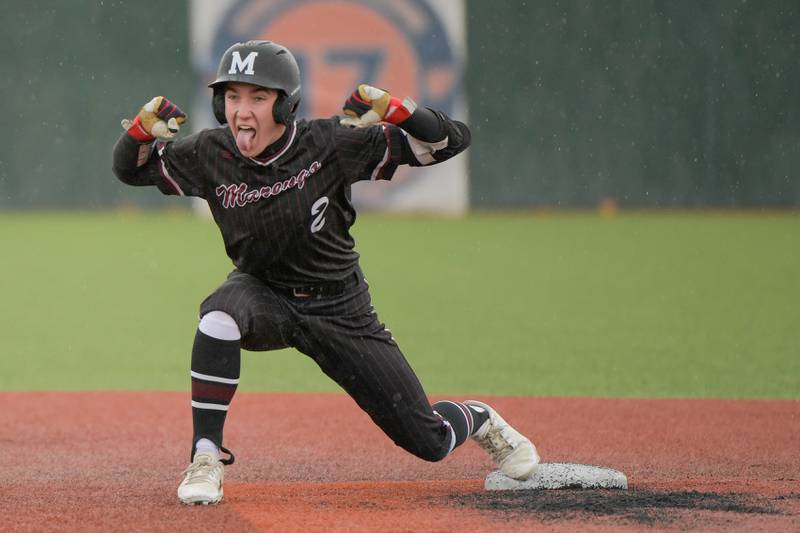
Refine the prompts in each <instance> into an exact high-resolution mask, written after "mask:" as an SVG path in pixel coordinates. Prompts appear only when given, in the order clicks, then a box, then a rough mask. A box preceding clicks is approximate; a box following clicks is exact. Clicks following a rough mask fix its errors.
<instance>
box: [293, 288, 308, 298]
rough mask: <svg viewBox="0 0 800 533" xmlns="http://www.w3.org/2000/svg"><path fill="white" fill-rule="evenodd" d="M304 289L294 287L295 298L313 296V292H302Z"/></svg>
mask: <svg viewBox="0 0 800 533" xmlns="http://www.w3.org/2000/svg"><path fill="white" fill-rule="evenodd" d="M302 290H303V289H297V288H296V287H295V288H292V296H294V297H295V298H311V294H309V293H307V292H302Z"/></svg>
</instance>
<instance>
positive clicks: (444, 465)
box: [0, 392, 800, 531]
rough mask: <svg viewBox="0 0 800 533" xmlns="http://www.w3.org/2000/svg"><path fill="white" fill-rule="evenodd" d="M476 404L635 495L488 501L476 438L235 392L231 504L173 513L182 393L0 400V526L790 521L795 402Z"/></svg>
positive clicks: (344, 407)
mask: <svg viewBox="0 0 800 533" xmlns="http://www.w3.org/2000/svg"><path fill="white" fill-rule="evenodd" d="M434 399H435V398H434ZM481 399H485V400H487V401H489V402H490V403H491V404H492V405H494V406H495V407H496V408H497V409H498V410H499V411H500V412H501V413H502V414H503V416H504V417H505V418H506V419H508V420H509V421H510V422H511V423H512V424H514V425H515V426H516V427H517V428H518V429H520V430H521V431H523V432H524V433H526V434H527V435H529V436H530V437H531V438H532V439H533V440H534V442H535V443H536V444H537V446H538V447H539V451H540V453H541V455H542V460H543V461H544V462H572V463H585V464H595V465H601V466H608V467H611V468H615V469H618V470H621V471H623V472H625V474H626V475H627V476H628V481H629V484H630V489H629V490H627V491H619V490H560V491H542V492H533V493H531V492H498V493H494V492H492V493H489V492H485V491H484V490H483V479H484V477H485V475H486V474H487V473H488V472H489V471H490V470H491V468H492V466H491V463H490V462H489V460H488V458H487V457H486V456H485V455H484V454H483V452H482V451H481V450H480V449H478V448H477V447H476V446H474V445H472V444H471V443H468V444H466V445H465V446H463V447H462V448H459V449H458V450H457V451H456V452H455V453H454V454H453V456H451V457H449V458H447V459H446V460H445V461H443V462H441V463H436V464H431V463H425V462H422V461H420V460H418V459H416V458H414V457H412V456H410V455H408V454H406V453H405V452H403V451H402V450H400V449H399V448H396V447H395V446H394V445H393V444H392V443H391V442H390V441H389V440H388V439H387V438H386V437H384V436H383V434H382V433H381V432H380V431H379V430H378V429H376V428H375V427H374V426H373V425H372V423H371V422H370V420H369V419H368V417H367V416H366V415H364V414H363V413H362V412H361V411H360V410H359V409H358V408H357V407H356V406H355V405H354V404H353V402H352V401H351V400H350V399H349V398H348V397H346V396H343V395H336V394H313V395H312V394H307V395H300V394H261V393H240V394H239V395H237V397H236V398H235V399H234V402H233V405H232V407H231V413H230V417H229V424H228V427H227V430H226V445H227V446H228V447H230V448H231V449H232V450H234V452H235V453H236V458H237V461H236V464H235V465H233V466H231V467H228V468H227V469H226V484H225V500H224V501H223V503H221V504H220V505H217V506H214V507H185V506H182V505H180V504H179V503H178V501H177V498H176V497H175V489H176V487H177V484H178V482H179V480H180V473H181V471H182V470H183V468H185V467H186V465H187V462H188V458H189V457H188V456H189V448H188V444H189V443H188V441H189V438H190V435H191V416H190V410H189V406H188V402H189V399H188V395H187V394H182V393H134V392H108V393H0V400H2V402H3V405H4V407H5V408H4V409H3V410H2V412H0V427H2V430H1V432H0V459H2V465H3V466H2V468H0V498H1V499H2V501H3V503H4V507H5V510H4V512H3V513H0V530H3V531H109V530H114V531H188V530H197V531H200V530H203V531H223V530H224V531H258V530H275V531H452V530H461V531H490V530H491V531H529V530H531V529H534V528H539V529H545V530H552V531H576V530H577V531H620V530H631V531H632V530H647V531H659V530H687V529H688V530H703V531H750V530H754V529H757V530H761V531H764V530H766V531H792V530H794V531H796V530H800V444H798V443H800V402H797V401H761V400H757V401H723V400H623V399H570V398H507V397H502V398H500V397H495V398H481Z"/></svg>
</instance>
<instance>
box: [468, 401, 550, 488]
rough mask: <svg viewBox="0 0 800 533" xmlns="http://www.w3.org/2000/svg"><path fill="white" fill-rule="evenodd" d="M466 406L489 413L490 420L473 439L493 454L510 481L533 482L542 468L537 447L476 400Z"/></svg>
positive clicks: (489, 408) (492, 410)
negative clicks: (539, 467) (532, 477)
mask: <svg viewBox="0 0 800 533" xmlns="http://www.w3.org/2000/svg"><path fill="white" fill-rule="evenodd" d="M464 403H465V404H467V405H471V406H473V407H479V408H481V409H485V410H486V411H488V412H489V420H487V421H486V422H484V423H483V425H482V426H481V427H480V428H478V430H477V431H476V432H475V434H474V435H473V436H472V438H473V439H474V440H475V442H477V443H478V445H479V446H480V447H481V448H483V449H484V450H486V451H487V452H489V455H491V456H492V460H494V463H495V465H497V468H499V469H500V471H501V472H502V473H503V474H505V475H506V476H508V477H510V478H514V479H518V480H525V479H528V478H530V477H531V476H532V475H533V474H534V473H535V472H536V466H537V465H538V464H539V454H538V453H537V452H536V446H534V445H533V443H532V442H531V441H530V440H528V439H527V438H526V437H525V436H524V435H522V434H521V433H520V432H519V431H517V430H516V429H514V428H512V427H511V426H510V425H509V424H508V422H506V421H505V420H503V417H501V416H500V415H498V414H497V411H495V410H494V409H492V408H491V407H489V406H488V405H486V404H485V403H483V402H478V401H476V400H467V401H465V402H464Z"/></svg>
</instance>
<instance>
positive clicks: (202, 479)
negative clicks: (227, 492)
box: [178, 453, 225, 505]
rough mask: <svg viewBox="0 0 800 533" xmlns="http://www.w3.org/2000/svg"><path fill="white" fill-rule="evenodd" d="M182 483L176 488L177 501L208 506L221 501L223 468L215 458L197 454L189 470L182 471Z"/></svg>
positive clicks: (207, 454) (206, 454)
mask: <svg viewBox="0 0 800 533" xmlns="http://www.w3.org/2000/svg"><path fill="white" fill-rule="evenodd" d="M183 473H184V474H185V476H184V478H183V481H181V484H180V485H179V486H178V499H179V500H180V501H181V502H182V503H185V504H187V505H192V504H201V505H208V504H213V503H217V502H219V501H220V500H221V499H222V479H223V477H224V474H225V468H224V467H223V465H222V461H220V460H219V459H218V458H217V457H214V456H213V455H211V454H209V453H198V454H195V456H194V461H192V464H190V465H189V468H187V469H186V470H184V472H183Z"/></svg>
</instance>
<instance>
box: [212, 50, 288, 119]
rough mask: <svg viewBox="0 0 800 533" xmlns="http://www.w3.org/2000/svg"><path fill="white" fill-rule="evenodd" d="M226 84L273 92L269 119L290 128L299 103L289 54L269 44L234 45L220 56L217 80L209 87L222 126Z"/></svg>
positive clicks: (216, 114) (215, 114) (215, 111)
mask: <svg viewBox="0 0 800 533" xmlns="http://www.w3.org/2000/svg"><path fill="white" fill-rule="evenodd" d="M229 81H240V82H243V83H252V84H253V85H258V86H259V87H266V88H268V89H275V90H277V91H278V98H277V99H276V100H275V105H274V106H273V107H272V116H273V117H274V118H275V122H277V123H279V124H289V123H291V122H292V120H294V113H295V111H297V105H298V104H299V103H300V68H299V67H298V66H297V61H295V59H294V56H293V55H292V53H291V52H290V51H289V50H288V49H287V48H286V47H285V46H281V45H279V44H277V43H273V42H272V41H247V42H244V43H236V44H234V45H233V46H231V47H230V48H228V49H227V50H226V51H225V53H224V54H223V55H222V60H220V62H219V68H218V69H217V79H215V80H214V81H213V82H212V83H210V84H209V85H208V86H209V87H211V88H213V89H214V100H213V102H212V106H213V109H214V116H215V117H216V118H217V120H218V121H219V123H220V124H225V123H226V122H227V120H226V119H225V84H226V83H227V82H229Z"/></svg>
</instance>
